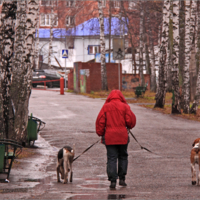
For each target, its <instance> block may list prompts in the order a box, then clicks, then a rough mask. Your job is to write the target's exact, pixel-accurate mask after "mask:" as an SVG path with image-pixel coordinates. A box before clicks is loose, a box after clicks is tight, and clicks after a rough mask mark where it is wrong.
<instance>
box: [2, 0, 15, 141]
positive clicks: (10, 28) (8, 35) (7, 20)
mask: <svg viewBox="0 0 200 200" xmlns="http://www.w3.org/2000/svg"><path fill="white" fill-rule="evenodd" d="M16 9H17V2H16V1H15V2H4V3H3V5H2V11H1V27H0V69H1V92H2V112H3V124H2V125H1V126H3V137H4V138H10V136H9V133H10V128H11V127H13V125H14V123H13V119H11V117H13V116H12V115H11V112H10V105H11V99H10V86H11V82H12V62H13V61H12V56H13V52H14V34H15V18H16Z"/></svg>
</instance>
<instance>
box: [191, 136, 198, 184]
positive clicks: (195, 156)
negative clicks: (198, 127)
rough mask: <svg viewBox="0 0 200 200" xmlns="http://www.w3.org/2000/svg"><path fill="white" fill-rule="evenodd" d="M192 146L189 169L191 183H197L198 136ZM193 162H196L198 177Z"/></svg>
mask: <svg viewBox="0 0 200 200" xmlns="http://www.w3.org/2000/svg"><path fill="white" fill-rule="evenodd" d="M192 146H193V148H192V150H191V156H190V161H191V171H192V185H196V183H197V185H199V180H200V138H197V139H196V140H195V141H194V142H193V144H192ZM195 164H198V166H199V174H198V177H196V170H195Z"/></svg>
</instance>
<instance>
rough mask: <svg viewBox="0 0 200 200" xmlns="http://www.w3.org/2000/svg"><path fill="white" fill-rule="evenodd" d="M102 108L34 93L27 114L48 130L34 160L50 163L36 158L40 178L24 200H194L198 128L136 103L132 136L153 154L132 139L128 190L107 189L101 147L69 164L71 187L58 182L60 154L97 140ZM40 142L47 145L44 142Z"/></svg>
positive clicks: (76, 99) (73, 96) (98, 104)
mask: <svg viewBox="0 0 200 200" xmlns="http://www.w3.org/2000/svg"><path fill="white" fill-rule="evenodd" d="M103 103H104V100H101V99H90V98H87V97H84V96H81V95H76V94H71V93H66V94H65V95H60V94H59V92H53V91H39V90H33V91H32V94H31V100H30V113H31V112H32V113H33V116H35V117H38V118H40V119H42V120H43V121H45V122H46V127H45V128H44V129H43V131H41V133H40V135H41V137H42V138H40V139H39V140H38V141H36V145H38V146H39V147H40V148H39V149H37V150H36V151H38V158H41V159H44V160H45V158H46V160H49V162H47V161H46V160H45V162H42V161H41V159H40V162H41V163H40V162H39V164H40V166H42V167H40V169H41V173H40V176H41V178H40V179H38V177H34V175H33V174H31V175H29V179H30V178H31V180H32V182H31V181H30V182H28V181H27V182H24V183H23V188H25V189H27V188H28V190H27V192H26V191H25V192H24V193H23V194H24V198H29V199H198V198H199V187H198V186H192V185H191V170H190V161H189V157H190V150H191V147H192V142H193V140H194V139H196V138H198V137H200V135H199V130H200V123H199V122H194V121H188V120H184V119H180V118H177V117H174V116H172V115H165V114H162V113H159V112H155V111H152V110H150V109H146V108H142V107H139V106H136V105H134V104H130V107H131V109H132V111H133V112H134V113H135V115H136V118H137V125H136V127H135V128H134V129H133V130H132V132H133V133H134V135H135V136H136V138H137V139H138V140H139V142H140V143H141V145H142V146H145V147H146V148H148V149H150V150H151V151H153V152H155V153H156V154H157V155H155V154H151V153H149V152H147V151H145V150H141V149H140V147H139V146H138V144H137V143H136V142H135V141H134V140H133V139H132V138H131V142H130V144H129V147H128V152H129V165H128V174H127V180H126V182H127V184H128V186H127V187H125V188H124V187H120V186H117V188H116V190H110V189H109V181H107V176H106V150H105V147H104V145H102V144H97V145H95V146H94V147H93V148H92V149H91V150H89V151H88V152H87V153H85V154H84V155H82V156H81V157H80V158H79V159H77V160H76V161H75V162H74V163H73V169H74V170H73V171H74V177H73V178H74V179H73V183H69V184H62V183H57V182H56V172H55V167H56V153H57V151H58V149H59V148H61V147H62V146H64V145H72V144H73V143H75V145H76V155H79V154H80V153H82V152H83V150H85V149H86V148H87V147H88V146H89V145H90V144H92V143H93V142H95V141H97V140H98V139H99V137H98V136H97V135H96V133H95V120H96V117H97V114H98V112H99V110H100V109H101V107H102V105H103ZM42 139H45V141H46V142H44V141H43V142H42ZM47 142H48V143H47ZM42 144H44V145H43V146H41V145H42ZM42 155H43V156H42ZM41 156H42V157H41ZM33 168H34V170H35V167H33ZM12 172H13V173H11V176H12V175H13V176H14V172H15V171H12ZM31 176H32V177H31ZM43 176H45V177H43ZM23 180H25V179H23ZM34 180H35V182H34ZM37 180H39V181H38V182H37ZM14 183H15V181H14V178H13V182H12V183H9V184H10V186H12V187H13V188H14V187H15V186H14ZM31 184H33V185H32V186H31ZM16 185H17V184H16ZM0 189H1V184H0ZM15 192H16V191H15ZM19 196H20V195H19Z"/></svg>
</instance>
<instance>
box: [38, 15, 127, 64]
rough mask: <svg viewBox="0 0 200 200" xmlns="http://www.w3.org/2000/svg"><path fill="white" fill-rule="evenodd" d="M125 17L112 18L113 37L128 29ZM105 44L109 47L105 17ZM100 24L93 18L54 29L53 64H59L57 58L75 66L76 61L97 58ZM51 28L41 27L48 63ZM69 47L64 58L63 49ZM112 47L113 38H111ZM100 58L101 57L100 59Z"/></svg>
mask: <svg viewBox="0 0 200 200" xmlns="http://www.w3.org/2000/svg"><path fill="white" fill-rule="evenodd" d="M126 23H128V22H126V21H125V18H122V20H120V19H119V18H117V17H113V18H112V20H111V38H113V37H120V36H121V37H123V36H124V35H126V34H127V32H128V29H127V26H126V25H125V24H126ZM104 29H105V46H106V49H109V19H108V18H104ZM99 35H100V25H99V19H98V18H92V19H90V20H88V21H85V22H84V23H82V24H79V25H78V26H76V27H74V28H71V29H68V30H66V29H58V28H57V29H56V28H54V29H53V43H52V46H53V55H52V58H51V61H52V63H51V64H52V65H55V66H58V63H57V62H56V60H55V59H54V57H56V58H57V60H58V61H59V63H60V65H61V66H62V67H73V63H74V62H78V61H81V62H88V61H90V60H92V59H95V55H96V53H98V56H99V53H100V39H99ZM49 38H50V29H47V28H45V29H39V40H40V46H39V51H40V55H42V56H43V62H44V63H48V52H49ZM63 49H68V52H69V55H68V58H67V59H64V58H62V50H63ZM111 49H112V39H111ZM98 60H99V59H98Z"/></svg>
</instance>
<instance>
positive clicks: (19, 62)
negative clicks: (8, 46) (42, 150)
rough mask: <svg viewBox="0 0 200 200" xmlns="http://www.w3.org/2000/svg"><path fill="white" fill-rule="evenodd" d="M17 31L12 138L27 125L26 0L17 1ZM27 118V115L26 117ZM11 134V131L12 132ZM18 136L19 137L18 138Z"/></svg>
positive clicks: (12, 90)
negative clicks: (25, 110) (25, 111)
mask: <svg viewBox="0 0 200 200" xmlns="http://www.w3.org/2000/svg"><path fill="white" fill-rule="evenodd" d="M15 27H16V29H15V30H16V31H15V45H14V48H15V54H14V57H13V65H12V77H13V78H12V84H11V100H12V103H13V108H14V111H15V117H14V130H13V132H12V136H11V135H10V137H11V138H13V139H19V138H20V137H21V136H20V134H21V132H22V130H23V129H24V128H26V127H24V126H26V122H25V123H24V120H23V119H24V116H23V113H24V108H25V107H24V100H25V99H26V95H27V90H26V87H27V86H26V82H25V83H24V80H25V79H26V76H25V74H26V73H25V71H24V64H23V63H24V45H25V40H24V39H25V37H26V33H25V31H26V1H25V0H23V1H18V2H17V12H16V24H15ZM26 118H27V117H26ZM25 121H27V120H25ZM10 134H11V133H10ZM16 137H17V138H16Z"/></svg>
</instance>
